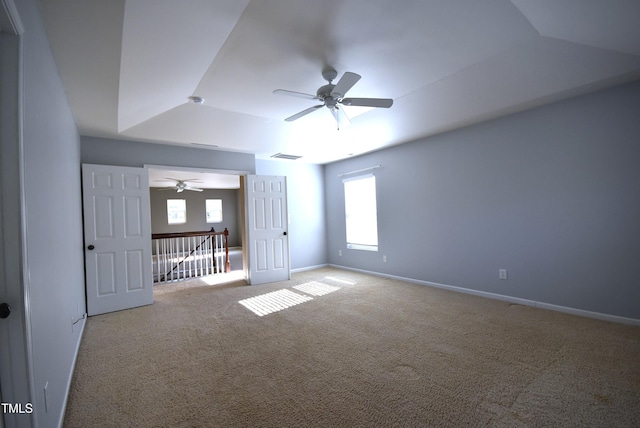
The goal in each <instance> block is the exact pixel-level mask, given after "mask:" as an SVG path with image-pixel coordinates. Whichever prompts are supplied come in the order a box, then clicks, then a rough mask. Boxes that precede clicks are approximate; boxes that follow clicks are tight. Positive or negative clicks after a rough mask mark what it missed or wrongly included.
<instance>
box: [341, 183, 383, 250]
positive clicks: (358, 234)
mask: <svg viewBox="0 0 640 428" xmlns="http://www.w3.org/2000/svg"><path fill="white" fill-rule="evenodd" d="M343 184H344V208H345V218H346V223H347V248H351V249H355V250H369V251H378V211H377V208H376V177H375V176H374V175H373V174H371V175H365V176H360V177H354V178H350V179H345V180H343Z"/></svg>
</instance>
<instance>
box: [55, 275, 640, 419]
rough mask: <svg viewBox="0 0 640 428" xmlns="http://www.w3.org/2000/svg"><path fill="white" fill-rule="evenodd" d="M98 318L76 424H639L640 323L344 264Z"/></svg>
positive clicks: (88, 337)
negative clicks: (392, 276) (456, 289)
mask: <svg viewBox="0 0 640 428" xmlns="http://www.w3.org/2000/svg"><path fill="white" fill-rule="evenodd" d="M197 285H198V286H194V287H184V286H182V287H178V288H176V289H175V291H172V290H170V289H168V288H167V289H164V290H163V291H162V292H161V293H157V294H156V295H155V303H154V304H153V305H150V306H146V307H141V308H136V309H130V310H126V311H121V312H116V313H111V314H105V315H99V316H95V317H91V318H89V319H88V320H87V324H86V327H85V332H84V337H83V340H82V343H81V346H80V352H79V356H78V361H77V364H76V369H75V372H74V377H73V380H72V385H71V391H70V396H69V400H68V405H67V410H66V416H65V421H64V426H65V427H248V426H251V427H414V426H415V427H423V426H451V427H460V426H505V427H507V426H508V427H519V426H522V427H524V426H597V427H612V426H620V427H632V426H636V427H637V426H640V404H639V403H640V327H635V326H629V325H622V324H616V323H611V322H604V321H600V320H594V319H588V318H582V317H578V316H573V315H567V314H562V313H557V312H552V311H547V310H542V309H538V308H531V307H527V306H521V305H516V304H510V303H507V302H502V301H496V300H489V299H485V298H481V297H476V296H471V295H467V294H461V293H455V292H451V291H447V290H441V289H436V288H430V287H426V286H423V285H417V284H412V283H406V282H403V281H398V280H393V279H387V278H381V277H376V276H371V275H366V274H362V273H358V272H351V271H345V270H340V269H334V268H322V269H316V270H312V271H306V272H299V273H295V274H293V277H292V280H290V281H285V282H277V283H272V284H265V285H258V286H246V285H244V282H241V281H240V282H234V283H229V284H224V285H206V284H204V283H202V284H197Z"/></svg>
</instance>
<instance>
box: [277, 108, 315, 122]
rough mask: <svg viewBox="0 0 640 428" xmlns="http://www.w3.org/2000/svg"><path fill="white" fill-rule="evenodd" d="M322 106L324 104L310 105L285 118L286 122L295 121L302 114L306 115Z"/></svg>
mask: <svg viewBox="0 0 640 428" xmlns="http://www.w3.org/2000/svg"><path fill="white" fill-rule="evenodd" d="M320 107H324V104H318V105H317V106H313V107H309V108H308V109H306V110H302V111H301V112H300V113H296V114H294V115H293V116H290V117H288V118H286V119H285V121H286V122H293V121H294V120H296V119H300V118H301V117H302V116H305V115H307V114H309V113H311V112H313V111H316V110H317V109H319V108H320Z"/></svg>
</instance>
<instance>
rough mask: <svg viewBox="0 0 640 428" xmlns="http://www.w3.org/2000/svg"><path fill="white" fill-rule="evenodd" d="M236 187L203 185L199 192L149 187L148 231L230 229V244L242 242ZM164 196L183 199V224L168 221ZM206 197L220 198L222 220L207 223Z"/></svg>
mask: <svg viewBox="0 0 640 428" xmlns="http://www.w3.org/2000/svg"><path fill="white" fill-rule="evenodd" d="M238 193H239V191H238V190H235V189H204V190H203V191H202V192H190V191H184V192H181V193H176V192H175V191H168V190H159V189H157V188H152V189H151V232H152V233H175V232H198V231H203V230H210V229H211V227H213V228H214V229H215V231H216V232H222V231H224V228H225V227H226V228H227V230H229V246H230V247H240V246H241V245H242V235H241V230H240V229H241V226H240V225H241V223H240V221H239V215H240V213H239V207H238V197H239V195H238ZM167 199H184V200H185V201H186V204H187V222H186V223H185V224H168V223H167ZM206 199H222V220H223V221H222V223H207V220H206V215H205V200H206Z"/></svg>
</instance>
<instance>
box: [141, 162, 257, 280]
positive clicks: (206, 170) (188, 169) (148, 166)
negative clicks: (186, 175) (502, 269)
mask: <svg viewBox="0 0 640 428" xmlns="http://www.w3.org/2000/svg"><path fill="white" fill-rule="evenodd" d="M143 167H144V168H145V169H146V170H147V173H148V171H149V170H150V169H159V170H165V171H181V172H190V173H193V174H198V173H209V174H223V175H236V176H239V177H240V187H239V188H238V192H240V195H239V196H240V197H239V202H240V204H239V206H238V211H239V213H238V214H239V215H240V221H241V224H240V227H239V230H240V233H242V236H241V237H240V242H242V271H243V279H244V280H245V281H248V280H249V265H248V257H247V253H246V251H247V248H246V245H245V236H246V234H247V231H246V229H245V224H246V213H245V210H244V198H245V194H244V192H245V189H244V186H243V182H244V177H245V176H246V175H247V174H251V172H250V171H246V170H244V171H243V170H235V169H216V168H211V169H209V168H196V167H186V166H171V165H152V164H144V165H143ZM151 233H153V231H151Z"/></svg>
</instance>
